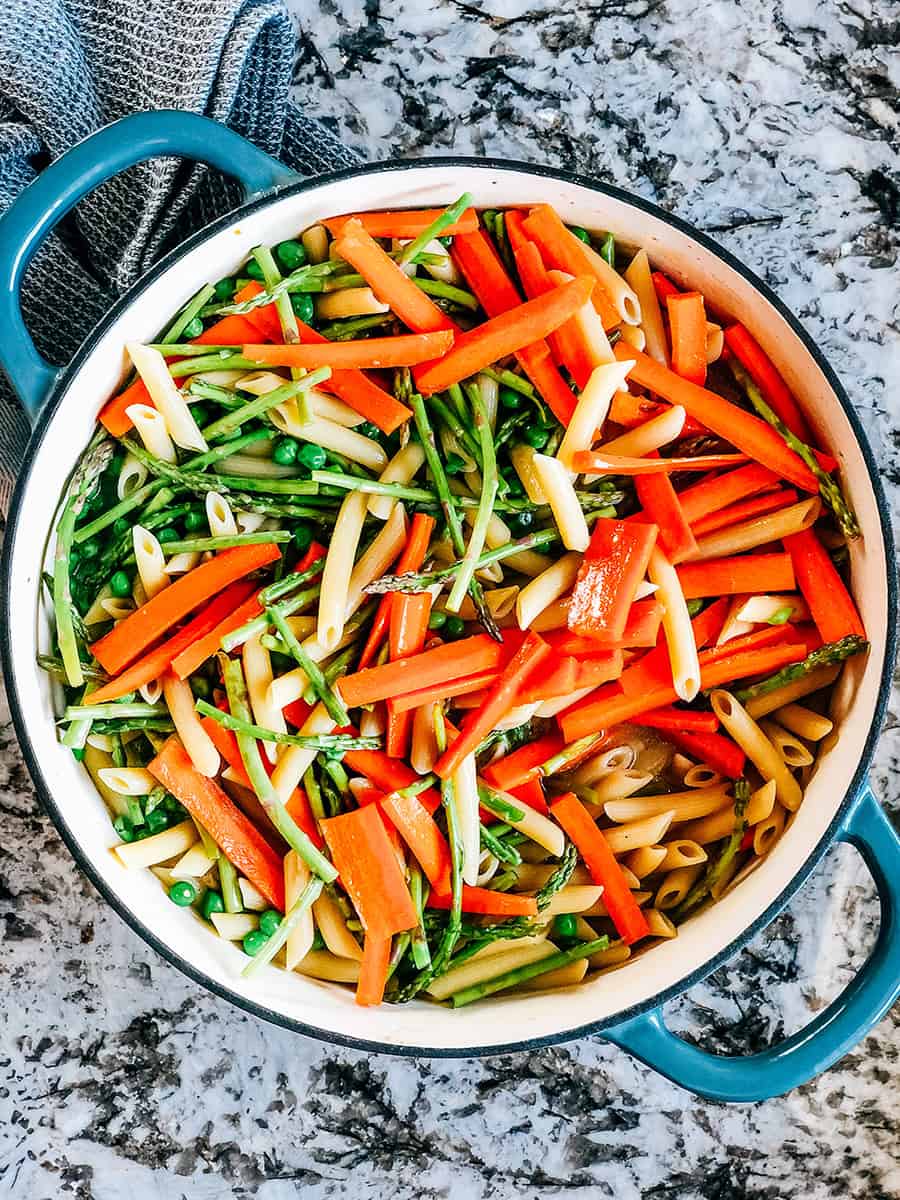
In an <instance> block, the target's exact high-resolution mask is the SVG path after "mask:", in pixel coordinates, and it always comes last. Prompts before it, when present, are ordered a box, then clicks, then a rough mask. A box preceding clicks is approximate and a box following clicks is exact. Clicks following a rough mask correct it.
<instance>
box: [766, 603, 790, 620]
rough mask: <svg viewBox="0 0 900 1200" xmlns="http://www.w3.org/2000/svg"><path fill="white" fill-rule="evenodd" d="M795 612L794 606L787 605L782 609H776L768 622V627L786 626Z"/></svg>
mask: <svg viewBox="0 0 900 1200" xmlns="http://www.w3.org/2000/svg"><path fill="white" fill-rule="evenodd" d="M793 612H794V606H793V605H792V604H785V605H784V606H783V607H782V608H779V609H776V610H775V612H773V613H772V615H771V617H769V620H768V621H767V624H768V625H784V624H785V623H786V622H787V621H789V620H790V619H791V616H792V615H793Z"/></svg>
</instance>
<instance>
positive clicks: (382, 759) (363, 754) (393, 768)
mask: <svg viewBox="0 0 900 1200" xmlns="http://www.w3.org/2000/svg"><path fill="white" fill-rule="evenodd" d="M344 766H346V767H349V768H350V770H351V771H356V772H358V773H359V774H360V775H364V776H365V777H366V779H368V780H369V782H370V783H372V784H374V786H375V787H376V788H378V789H379V791H381V792H384V793H388V792H398V791H400V790H401V788H405V787H409V785H410V784H411V783H418V781H419V778H420V776H418V775H417V774H416V773H415V771H414V770H413V769H412V767H408V766H407V765H406V764H405V763H402V762H400V761H399V760H398V759H396V758H388V756H387V755H386V754H385V753H384V752H383V751H382V750H348V751H347V753H346V754H345V755H344ZM418 799H419V802H420V803H421V804H422V805H424V807H425V809H426V810H427V811H428V812H429V813H434V812H436V811H437V809H438V808H439V807H440V804H441V797H440V795H439V794H438V792H437V790H436V789H435V788H428V790H427V791H424V792H419V795H418Z"/></svg>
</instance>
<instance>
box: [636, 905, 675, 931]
mask: <svg viewBox="0 0 900 1200" xmlns="http://www.w3.org/2000/svg"><path fill="white" fill-rule="evenodd" d="M644 917H645V918H646V920H647V930H648V934H647V936H648V937H653V938H674V937H678V929H677V927H676V926H675V925H673V924H672V922H671V921H670V920H669V918H668V917H667V916H666V914H665V913H664V912H660V910H659V909H658V908H648V909H646V911H645V912H644Z"/></svg>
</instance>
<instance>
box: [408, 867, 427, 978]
mask: <svg viewBox="0 0 900 1200" xmlns="http://www.w3.org/2000/svg"><path fill="white" fill-rule="evenodd" d="M409 894H410V896H412V902H413V904H414V905H415V909H416V926H415V928H414V929H413V930H412V932H411V939H410V950H411V953H412V960H413V963H414V964H415V966H416V967H417V968H418V969H419V970H420V971H427V970H428V968H429V967H430V966H431V950H430V948H429V946H428V935H427V934H426V932H425V925H424V921H423V915H424V907H425V891H424V886H423V883H422V872H421V871H420V870H419V869H418V867H415V866H410V868H409Z"/></svg>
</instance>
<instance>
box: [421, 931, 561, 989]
mask: <svg viewBox="0 0 900 1200" xmlns="http://www.w3.org/2000/svg"><path fill="white" fill-rule="evenodd" d="M555 953H556V947H555V946H554V945H553V943H552V942H537V943H535V944H533V945H529V946H517V947H515V948H514V949H512V950H506V951H505V952H503V953H499V954H492V955H491V956H490V957H489V958H478V957H473V958H470V959H469V960H468V961H467V962H464V963H461V964H460V965H459V966H458V967H451V968H450V970H449V971H447V972H446V974H444V975H440V976H438V978H437V979H433V980H432V981H431V983H429V984H428V985H427V986H426V989H425V990H426V991H427V992H428V994H429V995H430V996H433V997H434V999H435V1000H446V999H447V997H448V996H452V995H453V993H454V992H459V991H461V990H462V989H463V988H466V987H471V986H472V985H473V984H475V983H483V982H484V980H486V979H493V978H495V976H497V975H505V974H506V972H507V971H511V970H513V969H514V968H515V967H524V966H526V965H527V964H528V963H533V962H538V961H539V960H540V959H542V958H549V957H550V955H551V954H555Z"/></svg>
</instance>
